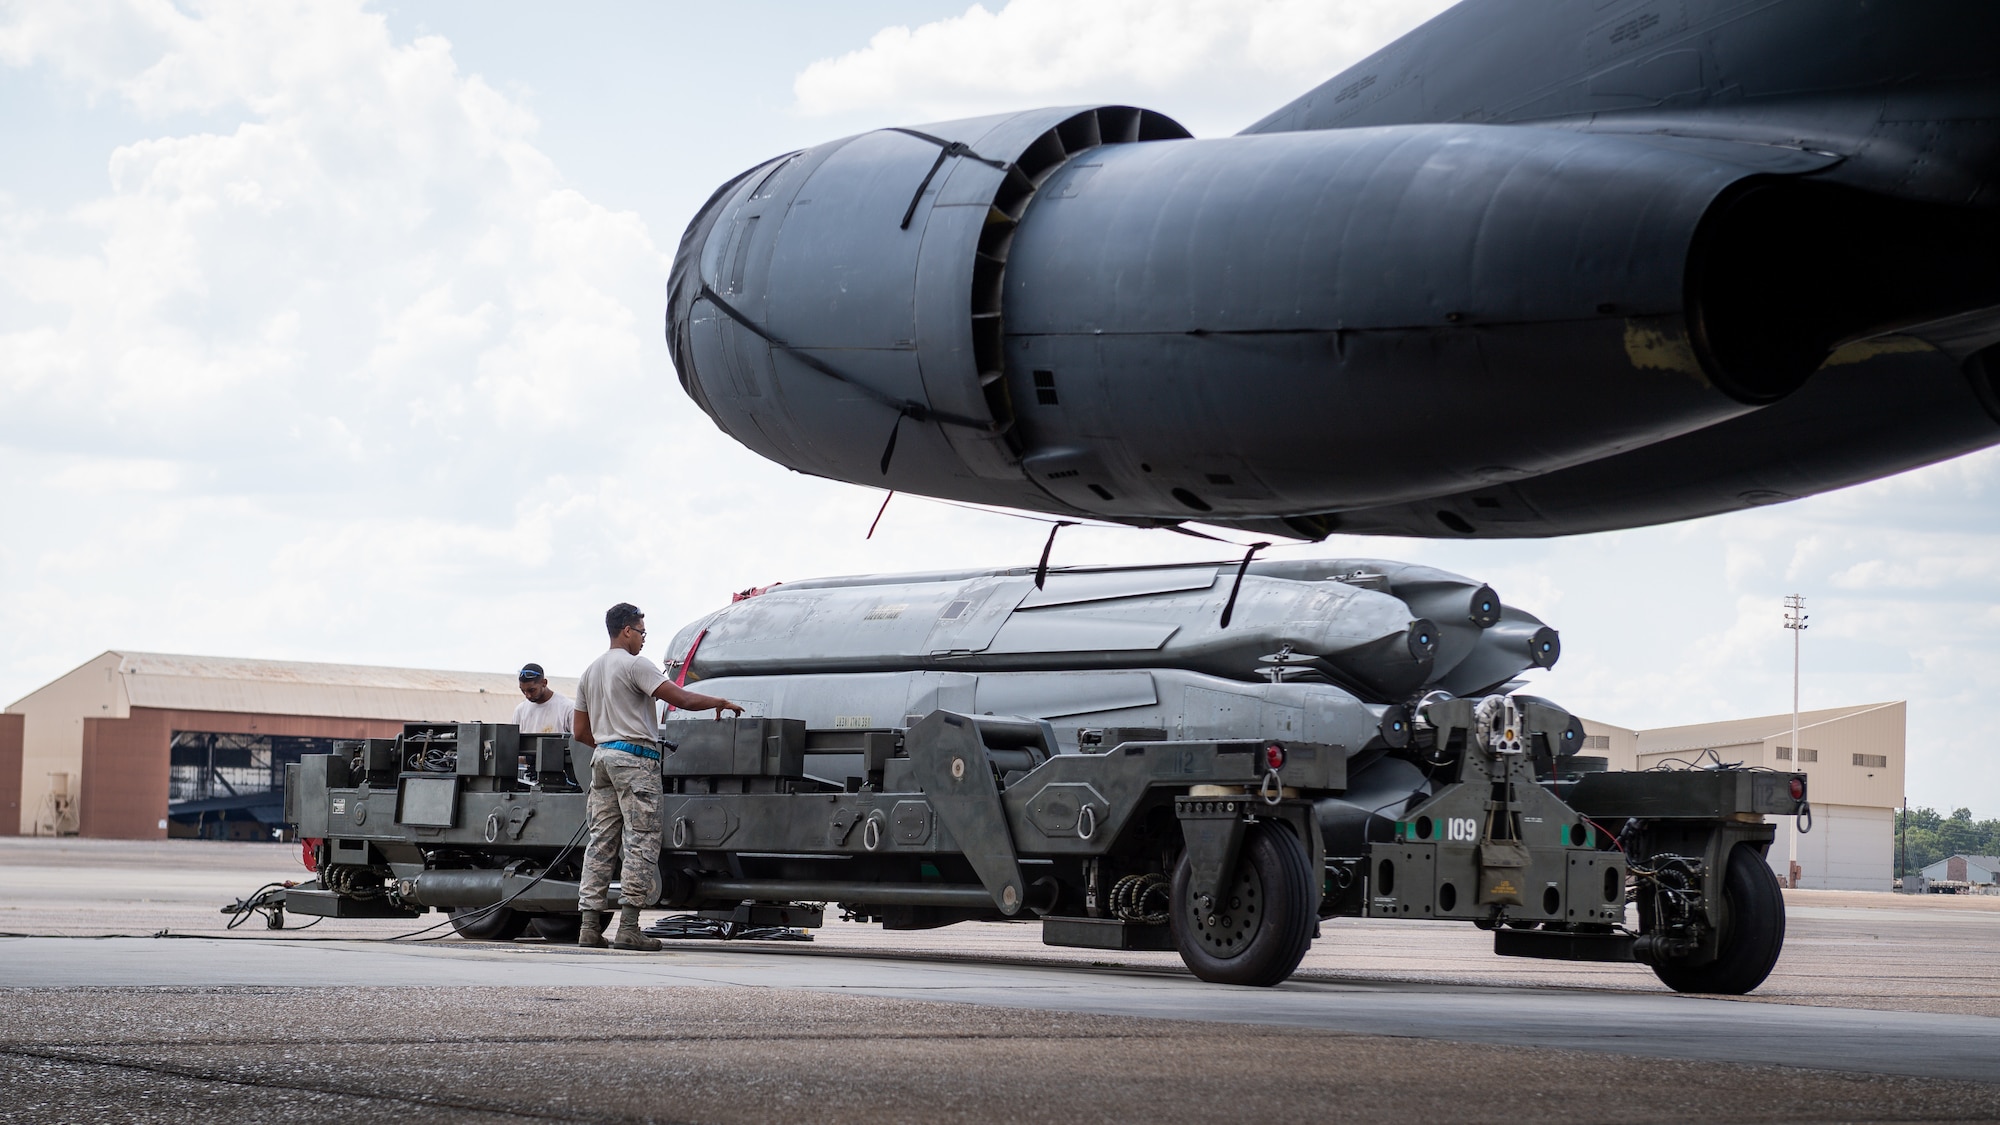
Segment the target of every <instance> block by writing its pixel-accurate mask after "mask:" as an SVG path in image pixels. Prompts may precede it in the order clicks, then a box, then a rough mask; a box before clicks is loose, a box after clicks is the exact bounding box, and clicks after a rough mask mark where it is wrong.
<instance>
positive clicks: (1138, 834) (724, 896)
mask: <svg viewBox="0 0 2000 1125" xmlns="http://www.w3.org/2000/svg"><path fill="white" fill-rule="evenodd" d="M907 722H908V725H905V726H900V727H890V728H883V729H866V730H856V729H807V725H806V724H805V723H804V722H802V721H799V720H796V719H786V718H770V717H757V718H736V719H727V720H714V719H707V718H698V719H678V720H673V721H669V722H667V723H665V724H664V725H663V733H664V734H665V736H666V738H667V739H668V740H669V741H670V742H672V743H674V744H676V745H677V747H678V749H677V750H676V751H675V752H673V753H670V754H668V755H667V756H666V760H665V762H664V765H663V774H664V787H665V790H666V792H665V796H664V797H663V802H662V824H663V828H664V831H663V835H664V836H665V841H664V847H663V851H662V854H661V856H660V869H661V876H662V878H661V886H662V893H661V900H660V902H659V903H657V904H643V905H658V906H661V907H666V908H672V909H675V910H683V911H695V912H699V913H701V914H703V915H705V916H708V917H711V918H715V919H721V920H731V921H735V922H738V923H744V924H751V925H777V924H787V925H803V926H815V925H818V924H820V923H821V921H822V920H823V911H824V910H825V908H826V907H827V906H828V905H837V907H838V909H839V910H841V911H842V912H843V916H844V917H846V918H849V919H852V920H859V921H868V922H876V923H880V924H881V925H883V926H885V927H887V928H890V929H924V928H930V927H937V926H946V925H951V924H953V923H957V922H966V921H994V922H1000V921H1017V922H1038V923H1039V924H1040V925H1041V927H1042V937H1043V940H1044V941H1045V942H1047V943H1049V944H1051V945H1065V946H1083V947H1090V948H1101V949H1119V950H1174V951H1176V952H1178V953H1179V954H1180V956H1181V959H1182V960H1183V961H1184V962H1185V963H1186V965H1187V967H1188V969H1189V970H1190V971H1192V972H1193V973H1194V974H1195V975H1196V976H1198V977H1200V978H1201V979H1203V980H1206V981H1214V982H1221V983H1230V984H1251V985H1273V984H1277V983H1279V982H1281V981H1283V980H1285V979H1286V978H1287V977H1289V976H1290V975H1291V974H1292V972H1293V971H1294V970H1295V969H1296V968H1297V967H1298V965H1299V962H1300V960H1301V958H1303V957H1304V956H1305V953H1306V950H1307V947H1308V946H1309V945H1310V944H1311V942H1312V941H1313V939H1314V938H1315V937H1316V936H1318V935H1319V922H1320V920H1321V919H1325V918H1333V917H1370V918H1398V919H1411V920H1430V921H1457V922H1469V923H1471V924H1473V925H1475V926H1478V927H1480V928H1482V929H1486V930H1490V931H1491V932H1492V933H1493V935H1494V951H1495V952H1496V953H1498V954H1502V955H1506V956H1518V957H1543V958H1557V959H1569V960H1592V961H1639V962H1643V963H1645V964H1647V965H1649V966H1651V967H1652V969H1653V970H1654V972H1655V973H1657V974H1658V976H1659V978H1660V979H1661V980H1662V981H1664V982H1665V983H1666V984H1667V985H1669V986H1670V987H1672V988H1674V989H1677V990H1681V991H1695V992H1720V993H1744V992H1748V991H1750V990H1751V989H1754V988H1756V987H1757V986H1758V984H1760V983H1761V982H1762V981H1763V980H1764V978H1765V977H1766V975H1768V974H1769V972H1770V971H1771V967H1772V965H1773V964H1774V963H1775V962H1776V960H1777V957H1778V952H1779V949H1780V947H1781V946H1782V944H1783V941H1784V931H1785V917H1784V904H1783V900H1782V898H1781V897H1780V895H1779V893H1778V887H1777V883H1776V879H1775V877H1774V876H1773V874H1772V872H1771V870H1770V868H1769V867H1768V865H1767V863H1766V861H1765V858H1764V857H1765V852H1766V851H1767V849H1768V848H1769V846H1770V844H1771V841H1772V838H1773V835H1774V829H1773V827H1772V825H1771V824H1770V823H1768V822H1767V821H1766V820H1765V816H1766V815H1767V814H1768V815H1779V816H1791V815H1798V814H1800V813H1802V812H1805V811H1806V808H1807V806H1806V791H1805V778H1804V776H1803V775H1800V774H1794V773H1780V772H1773V771H1768V770H1745V769H1736V768H1714V769H1691V770H1677V771H1646V772H1602V771H1599V772H1576V771H1574V770H1568V769H1565V766H1567V765H1570V764H1572V760H1571V759H1567V758H1565V757H1564V756H1563V755H1562V753H1561V752H1560V748H1561V746H1562V745H1563V744H1564V743H1565V742H1570V743H1580V739H1579V738H1578V732H1579V731H1580V730H1581V727H1580V724H1578V723H1577V721H1576V720H1575V719H1573V718H1572V717H1571V716H1570V715H1569V714H1567V713H1566V712H1564V711H1562V710H1561V709H1559V708H1557V707H1554V706H1553V705H1549V704H1546V703H1543V702H1540V701H1535V700H1523V699H1522V698H1520V697H1514V696H1502V695H1490V696H1485V697H1482V698H1448V699H1440V700H1437V701H1435V702H1431V703H1429V704H1427V705H1425V706H1422V707H1420V708H1418V709H1416V711H1415V714H1414V715H1412V716H1411V721H1410V723H1409V724H1408V725H1409V730H1408V732H1407V738H1406V740H1404V745H1402V746H1400V747H1398V748H1397V749H1396V751H1395V752H1396V753H1397V754H1399V755H1401V756H1402V757H1403V758H1404V759H1406V760H1407V761H1408V762H1409V763H1410V765H1411V766H1412V767H1413V768H1415V769H1418V770H1421V771H1422V773H1423V776H1424V778H1425V784H1424V785H1422V786H1421V787H1420V788H1415V789H1412V790H1410V791H1408V792H1406V793H1403V794H1400V795H1398V796H1397V797H1395V798H1394V799H1393V800H1392V801H1391V805H1392V806H1393V807H1388V808H1386V811H1385V809H1377V810H1375V811H1377V812H1379V813H1382V815H1381V816H1378V817H1374V818H1372V819H1366V818H1364V821H1363V822H1361V823H1362V824H1363V825H1364V827H1362V828H1360V829H1357V828H1356V822H1355V821H1354V819H1353V816H1352V810H1353V808H1354V806H1353V804H1352V803H1350V802H1348V801H1345V800H1342V799H1341V798H1343V797H1344V796H1352V794H1349V793H1348V766H1349V754H1348V751H1347V749H1346V748H1343V747H1340V746H1336V745H1331V744H1324V743H1313V742H1307V741H1298V740H1290V739H1272V738H1251V739H1221V740H1174V739H1168V738H1166V737H1164V735H1165V732H1164V731H1161V730H1157V729H1155V730H1140V729H1124V730H1120V729H1115V728H1114V729H1102V730H1096V731H1088V732H1081V735H1082V737H1079V738H1078V740H1077V744H1076V745H1075V746H1067V745H1065V744H1064V743H1062V742H1059V741H1058V739H1057V738H1056V737H1055V736H1054V732H1053V730H1052V728H1051V725H1050V724H1049V723H1048V722H1047V721H1045V720H1039V719H1034V718H1019V717H1007V716H994V715H983V714H963V713H958V712H954V711H950V710H934V711H931V712H929V713H928V714H925V715H923V716H921V717H917V718H914V719H913V720H909V721H907ZM591 753H592V751H591V750H590V748H588V747H586V746H583V745H581V744H579V743H576V742H572V741H571V740H569V739H567V738H564V737H560V736H524V735H521V734H519V733H518V731H517V730H516V728H514V727H512V726H507V725H497V724H462V725H440V724H423V723H416V724H410V725H409V726H407V727H406V728H405V730H404V732H403V734H402V735H401V736H400V737H397V738H394V739H367V740H363V741H357V742H346V743H339V744H337V745H336V749H335V752H334V753H332V754H330V755H319V756H310V757H307V758H305V759H304V760H302V761H301V762H300V763H298V764H297V765H295V766H292V767H290V769H291V771H292V773H291V776H290V777H288V779H287V782H288V783H287V786H286V790H285V792H286V803H287V814H288V819H289V820H290V822H291V823H292V824H294V825H295V826H296V827H297V830H298V833H299V835H300V836H301V837H303V838H305V839H306V840H307V849H308V853H309V855H310V856H311V860H312V866H313V867H314V868H315V869H316V874H317V878H316V879H315V880H313V881H311V882H308V883H306V884H303V885H301V886H298V887H294V888H291V889H290V890H288V891H287V892H286V893H285V901H284V908H285V909H286V910H288V911H290V912H292V913H295V914H309V915H324V916H331V917H342V918H346V917H377V918H380V917H415V916H417V915H419V914H421V913H423V912H425V911H427V910H441V911H446V912H448V914H449V918H450V921H451V924H452V925H453V926H454V927H455V928H456V930H457V931H458V932H459V933H460V934H461V935H463V936H465V937H469V938H477V939H488V940H510V939H512V938H515V937H518V936H520V935H521V934H523V933H524V932H526V931H527V930H529V929H530V928H531V927H532V929H533V931H534V932H535V933H537V934H540V935H541V936H543V937H546V938H550V939H552V940H563V939H565V938H569V937H573V935H574V934H575V933H576V928H577V922H578V915H577V880H578V877H579V862H578V861H579V857H580V855H581V850H582V848H581V845H582V842H583V835H584V827H583V824H584V799H585V798H584V794H583V792H582V791H581V788H580V787H579V785H578V779H579V778H586V779H587V778H588V776H589V755H590V754H591ZM1368 824H1372V825H1374V827H1365V825H1368ZM1628 907H1632V908H1635V909H1633V910H1632V911H1631V912H1629V913H1628Z"/></svg>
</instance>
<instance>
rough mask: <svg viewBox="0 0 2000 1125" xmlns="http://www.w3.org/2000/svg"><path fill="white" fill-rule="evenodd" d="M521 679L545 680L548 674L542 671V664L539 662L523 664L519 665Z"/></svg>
mask: <svg viewBox="0 0 2000 1125" xmlns="http://www.w3.org/2000/svg"><path fill="white" fill-rule="evenodd" d="M521 679H522V680H523V681H527V680H546V679H548V676H547V675H546V674H544V673H543V672H542V666H541V665H539V664H523V665H521Z"/></svg>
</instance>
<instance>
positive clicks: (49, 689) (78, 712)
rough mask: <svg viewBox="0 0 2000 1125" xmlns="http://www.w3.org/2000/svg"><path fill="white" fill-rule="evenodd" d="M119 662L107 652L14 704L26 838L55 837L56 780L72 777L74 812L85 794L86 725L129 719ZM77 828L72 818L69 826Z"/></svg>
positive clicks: (11, 706)
mask: <svg viewBox="0 0 2000 1125" xmlns="http://www.w3.org/2000/svg"><path fill="white" fill-rule="evenodd" d="M119 660H120V658H119V656H118V654H117V653H115V652H107V653H104V654H103V655H101V656H98V657H97V658H95V659H93V660H90V661H88V662H86V663H85V664H83V665H82V666H81V667H79V668H76V669H75V670H73V671H71V672H69V673H68V674H66V675H64V676H62V677H60V678H59V679H56V680H55V681H53V682H51V683H49V684H48V685H46V686H44V687H42V688H39V689H37V690H36V691H33V692H30V693H29V694H27V695H24V696H22V697H21V698H20V699H17V700H15V701H14V702H13V703H11V704H8V706H7V711H8V713H9V714H17V715H20V716H21V717H22V730H21V817H20V822H21V823H20V831H21V833H22V835H34V834H35V833H36V832H37V830H38V829H39V831H41V832H42V833H44V834H46V833H50V832H53V831H55V830H56V828H57V827H58V826H56V825H54V824H51V823H50V820H51V819H52V813H53V802H52V799H51V798H52V796H53V794H52V790H51V779H50V776H49V775H50V774H55V773H60V774H66V775H68V790H69V799H70V802H71V805H72V807H74V804H75V801H76V798H77V796H78V795H79V794H80V793H81V792H82V782H83V720H84V719H85V718H92V719H123V718H126V717H128V716H129V714H130V712H131V709H130V705H129V704H128V703H127V702H126V700H125V695H124V685H123V682H122V678H121V677H120V676H119V674H118V666H119ZM64 827H67V828H68V829H69V830H70V831H74V830H75V828H76V822H75V819H74V817H73V816H72V817H71V818H70V819H69V820H68V823H67V824H66V825H65V826H64Z"/></svg>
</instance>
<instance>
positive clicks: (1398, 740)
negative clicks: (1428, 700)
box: [1379, 703, 1410, 750]
mask: <svg viewBox="0 0 2000 1125" xmlns="http://www.w3.org/2000/svg"><path fill="white" fill-rule="evenodd" d="M1379 728H1380V730H1381V732H1382V741H1383V742H1385V743H1387V744H1388V746H1389V748H1390V749H1392V750H1401V749H1402V748H1403V747H1405V746H1408V745H1409V744H1410V708H1409V705H1408V704H1404V703H1398V704H1396V705H1395V706H1393V707H1390V708H1389V709H1388V710H1386V711H1384V712H1382V721H1381V723H1380V724H1379Z"/></svg>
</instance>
